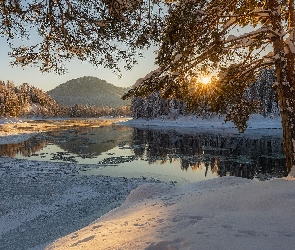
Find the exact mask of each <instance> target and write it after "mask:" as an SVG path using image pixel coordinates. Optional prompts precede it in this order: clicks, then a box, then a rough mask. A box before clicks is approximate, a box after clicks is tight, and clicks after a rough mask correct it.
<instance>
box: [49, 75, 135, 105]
mask: <svg viewBox="0 0 295 250" xmlns="http://www.w3.org/2000/svg"><path fill="white" fill-rule="evenodd" d="M127 91H128V88H121V87H116V86H114V85H113V84H111V83H108V82H106V81H105V80H101V79H99V78H97V77H92V76H84V77H80V78H77V79H72V80H69V81H67V82H66V83H63V84H61V85H59V86H57V87H56V88H54V89H52V90H50V91H48V92H47V93H48V94H49V95H50V96H51V97H52V98H53V99H54V100H56V101H57V103H58V104H59V105H62V106H73V105H75V104H80V105H90V106H95V107H106V106H109V107H111V108H115V107H118V106H126V105H129V104H130V102H129V101H124V100H122V99H121V96H122V95H123V94H124V93H126V92H127Z"/></svg>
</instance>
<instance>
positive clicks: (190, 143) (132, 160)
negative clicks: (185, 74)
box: [0, 125, 288, 184]
mask: <svg viewBox="0 0 295 250" xmlns="http://www.w3.org/2000/svg"><path fill="white" fill-rule="evenodd" d="M268 132H269V131H268ZM269 134H271V133H268V135H267V136H260V137H259V138H255V137H254V138H251V137H248V136H247V135H243V134H234V133H224V132H219V133H217V132H215V133H210V132H205V133H204V132H202V133H201V132H196V131H190V132H187V131H186V132H179V131H178V132H177V131H175V130H173V129H171V130H153V129H139V128H130V127H124V126H116V125H113V126H108V127H100V128H87V127H86V128H77V129H72V130H67V131H55V132H48V133H42V134H38V135H36V136H35V137H32V138H31V139H29V140H28V141H25V142H22V143H18V144H7V145H0V155H7V156H10V157H15V158H21V159H30V160H38V161H54V162H75V163H77V164H93V165H89V167H88V166H86V167H85V166H83V167H81V174H85V175H89V174H98V175H110V176H125V177H127V178H130V177H143V178H155V179H160V180H163V181H166V182H174V183H177V184H180V183H185V182H190V181H200V180H204V179H211V178H217V177H221V176H225V175H231V176H239V177H243V178H250V179H257V180H265V179H268V178H271V177H283V176H287V174H288V171H287V169H286V167H285V156H284V151H283V145H282V138H281V136H278V135H273V136H270V135H269Z"/></svg>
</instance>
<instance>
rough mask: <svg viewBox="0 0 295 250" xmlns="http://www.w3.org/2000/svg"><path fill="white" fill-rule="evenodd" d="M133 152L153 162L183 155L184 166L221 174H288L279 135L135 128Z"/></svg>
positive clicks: (181, 157)
mask: <svg viewBox="0 0 295 250" xmlns="http://www.w3.org/2000/svg"><path fill="white" fill-rule="evenodd" d="M133 143H134V144H133V145H134V146H133V147H134V153H135V155H136V156H138V157H143V156H144V155H145V156H146V158H147V160H148V161H149V162H150V163H153V162H155V161H156V160H160V161H161V163H166V162H170V163H171V162H172V161H174V160H175V159H180V167H181V169H182V170H188V169H189V168H191V169H192V170H193V171H197V170H198V169H200V168H204V167H205V169H206V171H205V175H206V174H207V173H208V171H209V170H210V171H211V172H212V173H216V174H217V175H218V176H225V175H231V176H238V177H244V178H250V179H252V178H254V177H255V178H260V179H261V178H267V177H282V176H286V175H287V173H288V171H287V170H286V167H285V156H284V149H283V144H282V139H281V138H280V137H271V136H265V137H261V138H259V139H253V138H252V139H251V138H248V137H244V136H243V135H240V134H239V135H230V134H228V135H226V134H210V133H197V134H194V135H190V134H180V133H176V132H175V131H173V130H171V131H165V132H163V131H156V130H143V129H136V128H135V129H134V133H133Z"/></svg>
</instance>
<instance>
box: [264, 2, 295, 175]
mask: <svg viewBox="0 0 295 250" xmlns="http://www.w3.org/2000/svg"><path fill="white" fill-rule="evenodd" d="M291 1H293V0H291ZM279 2H280V1H278V0H270V1H269V8H270V10H271V14H270V18H271V24H272V29H273V30H274V31H276V33H277V34H278V35H276V36H274V37H273V49H274V55H275V58H276V59H275V68H276V77H277V84H276V85H277V91H278V101H279V105H280V108H281V117H282V127H283V138H284V150H285V154H286V165H287V169H288V170H289V171H290V170H291V168H292V167H294V168H295V112H294V111H295V84H294V55H293V54H292V53H291V51H290V52H289V55H288V54H285V50H284V46H285V44H284V40H283V34H284V29H283V24H282V23H283V20H282V18H281V12H280V9H281V8H280V7H281V6H280V3H279ZM290 12H291V13H292V15H293V11H290ZM291 20H293V18H291Z"/></svg>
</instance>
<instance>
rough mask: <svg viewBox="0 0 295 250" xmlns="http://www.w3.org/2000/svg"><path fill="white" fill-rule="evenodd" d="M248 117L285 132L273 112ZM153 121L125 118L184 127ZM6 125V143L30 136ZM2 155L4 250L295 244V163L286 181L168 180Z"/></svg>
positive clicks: (213, 126)
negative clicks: (93, 171) (100, 173)
mask: <svg viewBox="0 0 295 250" xmlns="http://www.w3.org/2000/svg"><path fill="white" fill-rule="evenodd" d="M251 119H252V120H253V121H251ZM251 119H250V122H249V130H248V131H250V130H251V129H252V133H253V132H255V131H256V132H258V131H261V129H265V131H269V132H270V133H273V132H278V134H279V133H281V126H280V120H279V119H277V118H276V119H272V120H269V119H268V120H263V119H262V118H259V119H257V117H256V120H257V121H259V124H260V125H258V122H256V123H255V117H253V118H251ZM116 122H118V121H116ZM153 122H154V124H152V122H151V121H150V123H149V124H148V123H145V124H144V122H143V121H141V122H140V121H136V120H130V121H127V122H125V123H124V124H125V125H127V124H129V125H130V126H131V125H132V124H133V125H132V126H134V124H135V123H137V124H136V126H147V125H148V126H151V125H152V126H154V127H156V126H157V127H158V128H161V127H164V126H166V127H167V126H170V125H171V123H173V122H174V125H173V126H172V125H171V126H172V127H177V126H176V125H175V122H177V123H178V124H180V125H179V126H178V127H179V128H180V129H185V128H188V127H190V126H189V123H187V124H185V121H183V122H179V120H178V121H165V123H166V125H163V123H161V122H160V121H153ZM187 122H188V121H187ZM192 122H193V124H194V126H195V128H196V127H199V128H200V129H201V128H203V129H204V128H205V129H209V130H210V131H211V129H217V130H219V131H220V130H223V129H230V130H231V129H232V130H233V132H234V133H236V131H235V128H234V127H231V126H232V125H231V124H230V123H226V124H227V125H226V126H228V127H227V128H221V127H220V125H218V124H219V123H218V122H220V121H217V120H216V122H215V123H214V121H213V120H212V121H211V122H210V123H208V121H205V120H204V121H203V124H200V123H198V122H197V123H196V121H192ZM200 122H201V121H200ZM251 122H253V123H252V125H251ZM165 123H164V124H165ZM169 123H170V124H169ZM6 124H13V123H6ZM16 124H18V125H17V126H22V125H24V126H26V127H30V125H33V124H34V123H33V124H30V123H27V124H24V123H22V122H20V121H18V122H17V123H16ZM263 124H264V125H263ZM9 126H10V127H9ZM9 126H8V127H6V129H7V131H6V132H5V133H2V134H0V142H2V144H4V143H9V142H10V140H11V138H14V139H16V138H17V140H25V137H26V136H29V132H28V131H30V130H29V129H24V130H20V129H17V128H19V127H16V128H13V126H15V124H14V125H9ZM191 126H192V125H191ZM43 127H44V126H43ZM8 128H11V130H9V129H8ZM44 129H45V128H44ZM22 131H25V133H22ZM40 131H43V130H40ZM265 131H264V132H265ZM31 132H33V133H38V131H37V130H35V131H34V130H31ZM250 132H251V131H250ZM250 132H249V133H250ZM250 134H251V133H250ZM250 134H249V135H250ZM260 134H261V133H260ZM12 135H13V137H11V136H12ZM0 160H1V163H0V179H1V182H0V183H1V184H0V185H1V187H0V188H1V193H0V195H1V197H0V204H1V206H0V207H1V210H0V211H1V214H0V241H1V245H0V249H1V250H2V249H3V250H4V249H5V250H12V249H16V250H19V249H20V250H21V249H23V250H28V249H30V250H39V249H40V250H41V249H50V250H51V249H73V250H74V249H88V250H89V249H90V250H94V249H95V250H96V249H124V250H125V249H130V250H131V249H148V250H155V249H161V250H162V249H163V250H164V249H184V250H186V249H196V248H198V249H293V248H294V244H295V234H294V232H295V223H293V217H294V213H295V191H294V190H295V182H294V181H292V180H293V179H294V178H292V176H293V177H294V176H295V173H294V172H295V171H293V170H292V171H291V173H290V176H289V177H288V178H286V179H274V180H270V181H265V182H257V181H251V180H247V179H242V178H236V177H222V178H217V179H213V180H206V181H202V182H197V183H190V184H186V185H183V186H178V187H174V186H171V185H168V184H164V183H157V182H154V183H147V181H146V180H142V179H126V178H111V177H103V176H87V177H86V176H80V175H79V172H78V171H79V170H82V169H83V165H76V164H69V163H50V162H34V161H27V160H16V159H11V158H8V157H4V158H0ZM142 184H144V185H142ZM136 187H137V188H136ZM134 188H136V189H135V190H134ZM131 190H133V191H132V192H131ZM130 192H131V194H130V195H129V196H128V197H127V195H128V194H129V193H130ZM126 197H127V199H126ZM125 199H126V200H125ZM124 200H125V202H124ZM123 202H124V203H123ZM122 203H123V205H121V204H122ZM120 205H121V206H120ZM118 206H119V207H118ZM115 207H117V208H116V209H114V210H112V211H110V212H108V211H109V210H111V209H113V208H115ZM106 212H108V213H106ZM105 213H106V214H105ZM103 214H104V215H103ZM100 216H101V217H100ZM98 218H99V219H98ZM80 228H82V229H80ZM79 229H80V230H79ZM66 235H67V236H66ZM63 236H64V237H63ZM60 237H63V238H60ZM58 238H60V239H58ZM54 240H56V241H55V242H54V243H51V242H52V241H54Z"/></svg>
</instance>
